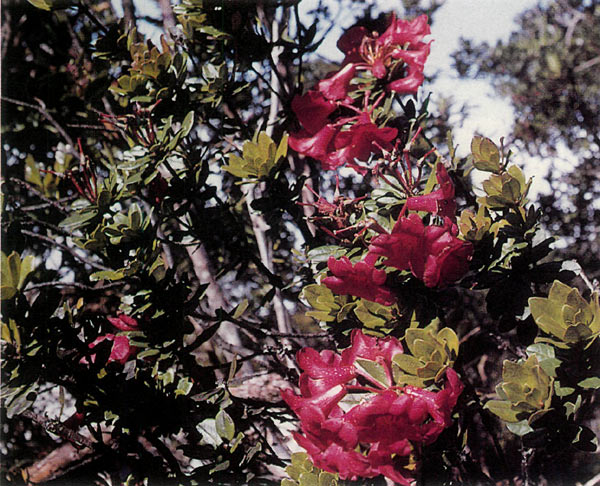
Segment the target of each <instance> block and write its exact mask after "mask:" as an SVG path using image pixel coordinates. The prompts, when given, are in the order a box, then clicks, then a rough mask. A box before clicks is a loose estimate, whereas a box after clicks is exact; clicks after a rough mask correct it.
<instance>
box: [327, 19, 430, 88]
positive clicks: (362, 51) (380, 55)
mask: <svg viewBox="0 0 600 486" xmlns="http://www.w3.org/2000/svg"><path fill="white" fill-rule="evenodd" d="M430 33H431V29H430V27H429V24H428V23H427V16H426V15H421V16H419V17H417V18H416V19H414V20H412V21H406V20H401V19H397V18H396V17H395V16H392V17H391V19H390V22H389V25H388V27H387V29H386V30H385V31H384V32H383V33H381V34H380V33H378V32H371V33H370V32H368V31H367V29H365V28H364V27H362V26H361V27H358V26H357V27H352V28H351V29H349V30H348V31H347V32H346V33H345V34H344V35H342V37H340V39H339V40H338V43H337V46H338V48H339V49H340V50H341V51H342V52H343V53H344V54H346V57H345V59H344V64H353V65H356V66H357V67H360V68H366V69H369V70H370V71H371V73H372V74H373V76H374V77H375V78H377V79H386V80H387V81H388V83H387V85H386V86H387V89H389V90H390V91H395V92H398V93H406V94H410V93H416V91H417V89H418V88H419V86H420V85H421V84H422V82H423V79H424V76H423V68H424V66H425V61H426V60H427V57H428V56H429V50H430V44H431V43H430V42H429V43H425V42H423V41H422V39H423V38H424V37H425V36H426V35H429V34H430Z"/></svg>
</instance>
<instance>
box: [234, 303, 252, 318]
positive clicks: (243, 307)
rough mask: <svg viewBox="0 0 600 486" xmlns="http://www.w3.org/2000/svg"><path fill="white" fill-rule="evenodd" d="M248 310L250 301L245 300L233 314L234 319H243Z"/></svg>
mask: <svg viewBox="0 0 600 486" xmlns="http://www.w3.org/2000/svg"><path fill="white" fill-rule="evenodd" d="M247 308H248V299H244V300H242V301H241V302H240V303H239V304H238V306H237V307H236V308H235V311H234V312H233V318H234V319H239V318H240V317H242V315H243V314H244V312H246V309H247Z"/></svg>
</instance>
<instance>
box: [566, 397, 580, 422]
mask: <svg viewBox="0 0 600 486" xmlns="http://www.w3.org/2000/svg"><path fill="white" fill-rule="evenodd" d="M581 402H582V398H581V395H577V399H576V400H575V402H574V403H573V402H566V403H565V410H566V413H565V415H566V416H567V419H569V418H570V417H572V416H573V415H575V413H576V412H577V410H579V407H581Z"/></svg>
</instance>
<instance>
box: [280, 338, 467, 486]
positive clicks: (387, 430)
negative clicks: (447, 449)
mask: <svg viewBox="0 0 600 486" xmlns="http://www.w3.org/2000/svg"><path fill="white" fill-rule="evenodd" d="M351 339H352V344H351V346H350V347H349V348H347V349H345V350H344V351H342V353H341V354H338V353H335V352H333V351H329V350H326V351H321V352H320V353H319V352H317V351H315V350H314V349H312V348H304V349H302V350H301V351H300V352H299V353H298V364H299V366H300V368H301V369H302V370H303V373H302V374H301V376H300V382H299V386H300V395H296V394H295V393H294V392H293V391H291V390H284V391H283V392H282V397H283V399H284V400H285V401H286V402H287V403H288V405H289V406H290V408H291V409H292V410H293V411H294V412H295V413H296V414H297V415H298V417H299V418H300V421H301V427H302V432H303V434H299V433H295V434H294V437H295V439H296V441H297V442H298V444H300V445H301V446H302V447H304V448H305V449H306V451H307V452H308V454H309V456H310V457H311V459H312V461H313V463H314V464H315V465H316V466H317V467H319V468H321V469H324V470H326V471H329V472H337V473H339V475H340V477H341V478H342V479H352V480H354V479H357V478H358V477H375V476H378V475H380V474H382V475H384V476H385V477H387V478H389V479H391V480H392V481H395V482H396V483H399V484H403V485H409V484H411V479H410V475H411V471H410V468H407V467H406V466H408V465H409V464H410V463H411V461H414V459H413V458H411V455H412V454H413V453H414V451H415V446H416V445H420V444H424V445H427V444H431V443H432V442H434V441H435V440H436V439H437V437H438V436H439V434H440V433H441V432H442V431H443V430H444V429H445V428H446V427H448V426H449V425H450V424H451V423H452V420H451V412H452V409H453V408H454V406H455V405H456V401H457V399H458V397H459V395H460V393H461V392H462V389H463V385H462V383H461V382H460V380H459V379H458V376H457V375H456V372H454V370H452V369H448V370H447V371H446V385H445V386H444V388H443V389H442V390H441V391H437V392H435V391H429V390H423V389H420V388H417V387H413V386H396V385H395V384H394V382H393V377H392V358H393V357H394V356H395V355H396V354H399V353H402V352H403V349H402V345H401V344H400V342H399V341H398V340H397V339H395V338H393V337H388V338H385V339H377V338H373V337H369V336H365V335H364V334H363V333H362V331H360V330H354V331H353V332H352V337H351ZM364 360H367V361H372V362H374V365H376V366H378V367H379V368H380V369H381V370H382V371H383V375H384V378H382V377H380V376H378V377H377V379H375V378H374V377H373V376H371V375H369V374H368V373H367V372H366V371H365V368H364V367H363V366H361V362H362V363H364V362H365V361H364ZM359 376H360V377H361V380H362V381H361V383H365V382H366V383H368V384H369V386H364V385H362V384H359V382H358V381H357V378H358V377H359ZM365 380H366V381H365ZM365 392H367V393H365ZM355 393H360V395H355Z"/></svg>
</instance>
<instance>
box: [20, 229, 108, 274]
mask: <svg viewBox="0 0 600 486" xmlns="http://www.w3.org/2000/svg"><path fill="white" fill-rule="evenodd" d="M22 233H23V234H24V235H27V236H31V237H32V238H37V239H38V240H41V241H44V242H46V243H49V244H50V246H51V247H53V246H58V247H59V248H62V249H63V250H65V251H67V252H69V253H70V254H71V255H72V256H73V257H74V258H76V259H77V260H79V261H80V262H82V263H86V264H87V265H89V266H90V267H93V268H96V269H97V270H108V271H110V270H111V269H110V268H108V267H105V266H104V265H101V264H100V263H96V262H93V261H91V260H89V259H88V258H86V257H83V256H81V255H79V254H78V253H77V252H76V251H75V249H74V248H70V247H69V246H67V245H65V244H63V243H59V242H58V241H56V239H54V238H50V237H49V236H45V235H40V234H38V233H34V232H33V231H29V230H23V231H22Z"/></svg>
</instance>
